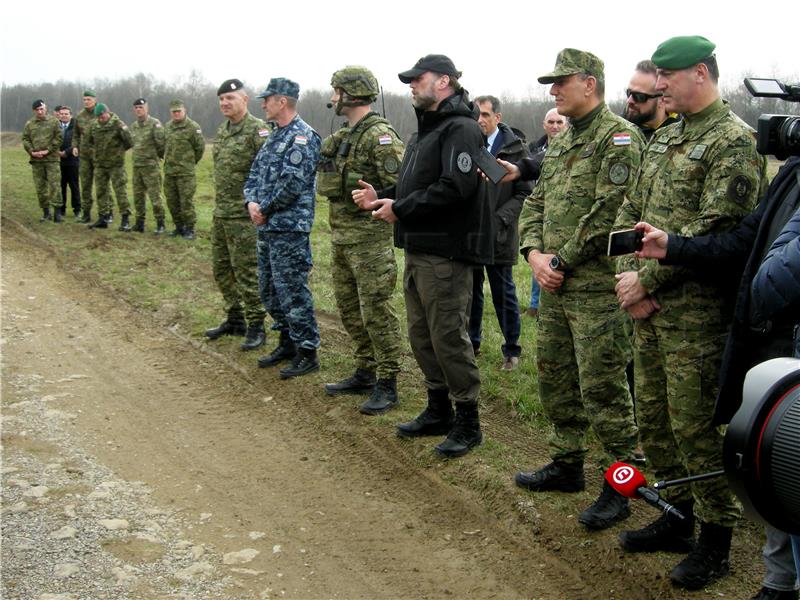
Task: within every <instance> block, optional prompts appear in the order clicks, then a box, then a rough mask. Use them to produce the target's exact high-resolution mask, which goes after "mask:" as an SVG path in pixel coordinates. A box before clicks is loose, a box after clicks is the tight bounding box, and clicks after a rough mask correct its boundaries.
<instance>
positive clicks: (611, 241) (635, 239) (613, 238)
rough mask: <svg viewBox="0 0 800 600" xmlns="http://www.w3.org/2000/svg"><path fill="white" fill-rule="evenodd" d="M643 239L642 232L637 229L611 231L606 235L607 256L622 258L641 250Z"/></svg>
mask: <svg viewBox="0 0 800 600" xmlns="http://www.w3.org/2000/svg"><path fill="white" fill-rule="evenodd" d="M643 237H644V232H643V231H641V230H639V229H623V230H622V231H612V232H611V233H610V234H608V255H609V256H622V255H623V254H633V253H634V252H636V251H637V250H641V249H642V238H643Z"/></svg>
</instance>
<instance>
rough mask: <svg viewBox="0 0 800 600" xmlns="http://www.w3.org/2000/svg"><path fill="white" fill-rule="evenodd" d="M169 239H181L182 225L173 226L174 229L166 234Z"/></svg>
mask: <svg viewBox="0 0 800 600" xmlns="http://www.w3.org/2000/svg"><path fill="white" fill-rule="evenodd" d="M167 235H168V236H169V237H181V236H182V235H183V225H175V229H173V230H172V231H170V232H169V233H168V234H167Z"/></svg>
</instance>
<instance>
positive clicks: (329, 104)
mask: <svg viewBox="0 0 800 600" xmlns="http://www.w3.org/2000/svg"><path fill="white" fill-rule="evenodd" d="M325 106H327V107H328V108H333V103H332V102H328V103H327V104H326V105H325Z"/></svg>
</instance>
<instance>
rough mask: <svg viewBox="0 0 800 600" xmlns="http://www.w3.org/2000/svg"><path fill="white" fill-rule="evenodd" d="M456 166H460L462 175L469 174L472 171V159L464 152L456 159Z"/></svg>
mask: <svg viewBox="0 0 800 600" xmlns="http://www.w3.org/2000/svg"><path fill="white" fill-rule="evenodd" d="M456 165H457V166H458V170H459V171H461V172H462V173H469V172H470V170H471V169H472V157H471V156H470V155H469V154H467V153H466V152H462V153H461V154H459V155H458V158H456Z"/></svg>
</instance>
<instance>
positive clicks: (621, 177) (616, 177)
mask: <svg viewBox="0 0 800 600" xmlns="http://www.w3.org/2000/svg"><path fill="white" fill-rule="evenodd" d="M629 174H630V168H629V167H628V165H626V164H625V163H621V162H615V163H612V164H611V166H610V167H609V168H608V178H609V179H610V180H611V183H613V184H614V185H622V184H623V183H625V182H626V181H628V175H629Z"/></svg>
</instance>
